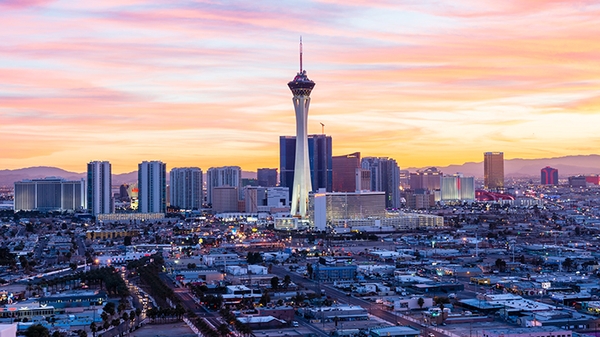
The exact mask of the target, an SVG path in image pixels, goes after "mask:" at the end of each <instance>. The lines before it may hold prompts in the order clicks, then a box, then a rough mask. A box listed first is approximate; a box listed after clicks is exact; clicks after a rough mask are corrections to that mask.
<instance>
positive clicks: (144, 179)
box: [138, 161, 167, 213]
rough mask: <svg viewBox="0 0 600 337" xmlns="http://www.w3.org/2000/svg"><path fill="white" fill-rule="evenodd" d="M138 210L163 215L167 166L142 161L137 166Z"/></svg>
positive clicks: (165, 200)
mask: <svg viewBox="0 0 600 337" xmlns="http://www.w3.org/2000/svg"><path fill="white" fill-rule="evenodd" d="M138 210H139V211H140V212H141V213H165V212H166V210H167V165H166V164H165V163H163V162H161V161H144V162H142V163H141V164H139V165H138Z"/></svg>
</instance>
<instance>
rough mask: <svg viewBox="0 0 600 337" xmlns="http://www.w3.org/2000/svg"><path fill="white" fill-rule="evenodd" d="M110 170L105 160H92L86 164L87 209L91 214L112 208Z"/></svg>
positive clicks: (107, 211) (109, 210) (109, 211)
mask: <svg viewBox="0 0 600 337" xmlns="http://www.w3.org/2000/svg"><path fill="white" fill-rule="evenodd" d="M111 192H112V172H111V165H110V163H109V162H107V161H92V162H89V163H88V165H87V210H88V212H90V213H92V214H93V215H97V214H109V213H112V212H113V210H114V199H113V197H112V193H111Z"/></svg>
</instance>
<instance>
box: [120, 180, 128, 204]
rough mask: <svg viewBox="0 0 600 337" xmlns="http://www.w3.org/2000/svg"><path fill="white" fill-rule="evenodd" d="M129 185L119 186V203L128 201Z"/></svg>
mask: <svg viewBox="0 0 600 337" xmlns="http://www.w3.org/2000/svg"><path fill="white" fill-rule="evenodd" d="M128 190H129V185H127V184H122V185H121V186H119V200H121V201H129V199H130V197H129V192H128Z"/></svg>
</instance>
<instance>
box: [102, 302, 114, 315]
mask: <svg viewBox="0 0 600 337" xmlns="http://www.w3.org/2000/svg"><path fill="white" fill-rule="evenodd" d="M102 310H103V311H104V312H106V313H107V314H108V315H110V316H112V315H114V314H115V304H114V303H113V302H106V305H104V308H103V309H102Z"/></svg>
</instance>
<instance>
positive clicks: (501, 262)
mask: <svg viewBox="0 0 600 337" xmlns="http://www.w3.org/2000/svg"><path fill="white" fill-rule="evenodd" d="M494 265H495V266H496V268H498V270H500V271H501V272H504V271H505V270H506V261H504V260H502V259H497V260H496V262H495V263H494Z"/></svg>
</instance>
